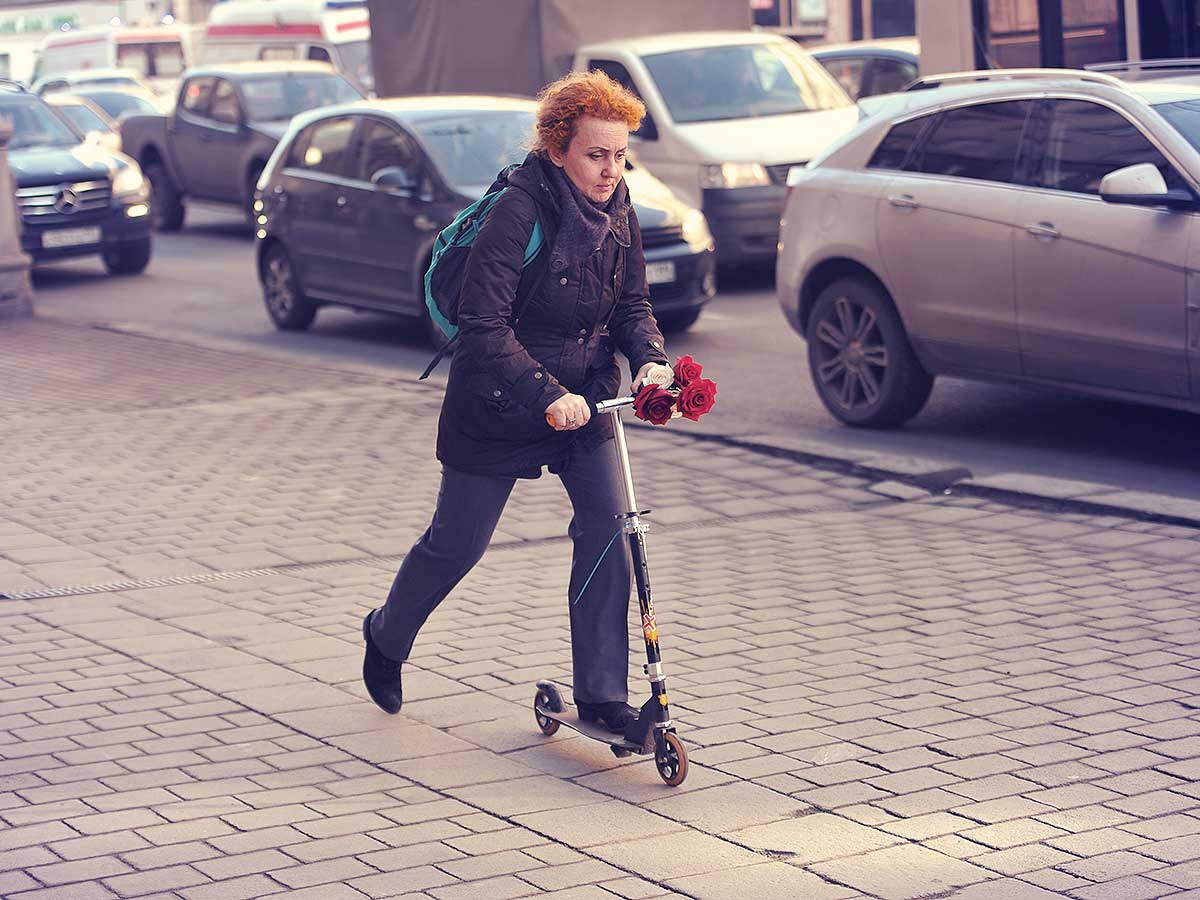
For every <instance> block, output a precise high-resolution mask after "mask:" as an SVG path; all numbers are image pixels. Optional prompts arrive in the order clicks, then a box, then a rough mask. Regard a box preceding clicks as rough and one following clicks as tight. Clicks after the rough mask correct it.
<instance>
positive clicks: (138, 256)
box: [103, 237, 151, 275]
mask: <svg viewBox="0 0 1200 900" xmlns="http://www.w3.org/2000/svg"><path fill="white" fill-rule="evenodd" d="M150 248H151V240H150V238H148V237H145V238H142V239H141V240H137V241H124V242H122V243H120V244H116V245H115V246H113V247H110V248H109V249H107V250H105V251H104V254H103V257H104V268H106V269H107V270H108V272H109V274H110V275H137V274H139V273H140V272H143V271H145V269H146V266H148V265H149V264H150Z"/></svg>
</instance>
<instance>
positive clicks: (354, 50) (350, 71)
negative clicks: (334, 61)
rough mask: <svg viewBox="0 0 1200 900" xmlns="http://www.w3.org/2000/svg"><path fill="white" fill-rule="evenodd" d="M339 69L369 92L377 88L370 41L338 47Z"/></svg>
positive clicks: (347, 43) (353, 42)
mask: <svg viewBox="0 0 1200 900" xmlns="http://www.w3.org/2000/svg"><path fill="white" fill-rule="evenodd" d="M337 55H338V63H339V65H338V68H339V69H341V71H342V72H344V73H345V74H347V75H349V76H350V77H351V78H353V79H354V80H355V81H357V82H358V83H359V84H361V85H362V86H363V87H365V88H366V89H367V90H368V91H370V90H374V88H375V76H374V73H373V72H372V71H371V43H370V41H347V42H346V43H345V44H338V45H337Z"/></svg>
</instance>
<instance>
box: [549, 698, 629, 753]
mask: <svg viewBox="0 0 1200 900" xmlns="http://www.w3.org/2000/svg"><path fill="white" fill-rule="evenodd" d="M538 712H540V713H541V714H542V715H543V716H545V717H546V718H547V719H553V720H554V721H555V722H559V723H561V724H563V725H566V726H567V727H568V728H570V729H572V730H573V731H578V732H579V733H580V734H582V735H583V736H584V737H589V738H591V739H592V740H593V741H600V742H601V743H603V744H608V745H609V746H610V747H614V748H616V749H617V750H627V751H628V752H630V753H642V752H643V751H642V748H641V746H640V745H638V744H634V743H631V742H630V741H627V740H625V738H624V737H623V736H622V735H619V734H613V733H612V732H611V731H609V730H608V728H607V726H605V724H604V723H603V722H585V721H583V719H581V718H579V713H578V712H577V711H576V708H575V707H574V706H569V705H567V704H563V711H562V712H554V711H553V710H551V709H550V708H549V707H546V706H538Z"/></svg>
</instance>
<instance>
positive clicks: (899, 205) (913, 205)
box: [888, 194, 921, 209]
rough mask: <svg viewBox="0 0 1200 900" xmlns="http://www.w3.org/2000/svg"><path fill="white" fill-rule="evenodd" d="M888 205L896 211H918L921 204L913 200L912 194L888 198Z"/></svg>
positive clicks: (894, 195)
mask: <svg viewBox="0 0 1200 900" xmlns="http://www.w3.org/2000/svg"><path fill="white" fill-rule="evenodd" d="M888 203H890V204H892V206H894V207H896V209H920V208H921V204H920V203H918V202H917V201H916V200H914V199H913V196H912V194H893V195H892V196H890V197H888Z"/></svg>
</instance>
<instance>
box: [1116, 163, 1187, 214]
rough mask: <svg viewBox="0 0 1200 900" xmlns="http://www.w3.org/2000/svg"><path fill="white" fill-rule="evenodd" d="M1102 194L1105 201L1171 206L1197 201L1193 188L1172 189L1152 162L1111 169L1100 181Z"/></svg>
mask: <svg viewBox="0 0 1200 900" xmlns="http://www.w3.org/2000/svg"><path fill="white" fill-rule="evenodd" d="M1100 198H1101V199H1102V200H1104V202H1105V203H1117V204H1123V205H1126V206H1165V207H1167V208H1168V209H1187V208H1190V207H1192V206H1194V205H1195V203H1196V198H1195V197H1193V196H1192V193H1191V191H1185V190H1179V189H1176V190H1171V189H1169V188H1168V187H1167V182H1166V179H1164V178H1163V176H1162V172H1160V171H1158V167H1157V166H1155V165H1154V164H1153V163H1138V164H1137V165H1136V166H1126V167H1125V168H1124V169H1117V171H1115V172H1109V173H1108V174H1107V175H1105V176H1104V178H1103V179H1102V180H1101V181H1100Z"/></svg>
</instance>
